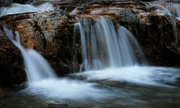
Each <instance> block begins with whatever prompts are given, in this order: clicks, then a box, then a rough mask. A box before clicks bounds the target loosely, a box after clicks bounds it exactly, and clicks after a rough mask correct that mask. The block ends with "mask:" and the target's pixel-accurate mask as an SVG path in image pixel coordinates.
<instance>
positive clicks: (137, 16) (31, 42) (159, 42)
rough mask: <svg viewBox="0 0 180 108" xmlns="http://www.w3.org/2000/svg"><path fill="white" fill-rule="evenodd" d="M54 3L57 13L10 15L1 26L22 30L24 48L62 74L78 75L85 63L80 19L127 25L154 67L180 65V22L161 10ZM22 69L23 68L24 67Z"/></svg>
mask: <svg viewBox="0 0 180 108" xmlns="http://www.w3.org/2000/svg"><path fill="white" fill-rule="evenodd" d="M52 4H53V5H54V7H55V10H54V11H49V12H42V13H24V14H16V15H9V16H5V17H2V18H1V19H0V23H1V24H2V25H4V26H7V27H8V28H10V29H13V30H14V31H18V32H19V33H20V38H21V43H22V45H23V46H24V47H25V48H33V49H36V50H37V51H39V52H40V53H41V54H42V55H43V56H44V57H45V58H46V59H47V60H48V61H49V63H50V64H51V66H52V67H53V69H54V70H55V71H56V72H57V74H58V75H65V74H68V73H71V72H78V71H79V67H80V64H81V63H82V57H81V45H80V42H79V41H78V40H77V43H76V44H75V46H73V36H74V35H73V32H74V31H73V29H74V24H75V22H76V17H78V18H84V17H85V18H90V19H97V18H99V17H100V16H104V17H107V18H111V19H112V20H113V22H114V23H119V24H120V25H123V26H125V27H126V28H128V29H129V30H130V31H131V32H132V33H133V34H134V35H135V37H136V38H137V40H138V41H139V43H140V45H141V46H142V50H143V52H144V54H145V56H146V57H147V59H148V61H149V62H150V63H151V64H155V65H157V64H158V65H178V64H179V63H180V61H179V60H180V59H179V58H180V46H179V45H180V33H179V32H180V21H179V20H177V19H176V18H175V17H173V16H169V15H167V13H166V12H164V11H161V8H160V7H153V6H146V5H145V3H142V2H132V1H131V2H124V1H121V2H99V3H95V2H89V3H82V4H79V3H77V2H72V3H67V2H52ZM2 39H3V38H2V36H1V40H0V41H2V42H3V40H2ZM7 40H8V39H7ZM8 41H9V40H8ZM9 43H10V42H9ZM6 46H9V45H6ZM12 46H13V45H12ZM11 50H12V51H14V50H15V51H18V52H16V53H17V54H18V57H19V58H17V61H18V60H20V61H21V60H22V58H21V57H20V52H19V50H18V49H17V48H15V47H11ZM4 52H5V53H1V56H0V57H3V56H4V55H6V53H8V54H9V52H8V51H4ZM5 59H7V60H10V59H11V58H4V60H5ZM5 61H6V60H5ZM15 61H16V60H15ZM19 63H22V61H21V62H19ZM5 64H6V63H4V62H3V63H2V65H5ZM0 66H1V65H0ZM20 67H21V68H22V67H23V66H22V64H21V66H20ZM0 69H1V68H0ZM0 72H1V70H0ZM7 72H10V70H7ZM22 72H23V70H22Z"/></svg>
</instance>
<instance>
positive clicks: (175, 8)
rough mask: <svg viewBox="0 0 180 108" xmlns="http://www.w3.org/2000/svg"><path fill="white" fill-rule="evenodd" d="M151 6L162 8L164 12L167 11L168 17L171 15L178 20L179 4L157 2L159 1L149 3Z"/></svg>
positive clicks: (179, 14) (162, 0) (176, 2)
mask: <svg viewBox="0 0 180 108" xmlns="http://www.w3.org/2000/svg"><path fill="white" fill-rule="evenodd" d="M149 4H150V5H151V6H160V7H162V8H164V10H166V11H168V12H167V13H168V14H169V15H173V16H175V17H177V19H180V2H178V1H176V0H175V1H166V0H159V1H153V2H149Z"/></svg>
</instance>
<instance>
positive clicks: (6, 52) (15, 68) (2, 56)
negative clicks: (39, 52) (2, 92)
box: [0, 31, 26, 87]
mask: <svg viewBox="0 0 180 108" xmlns="http://www.w3.org/2000/svg"><path fill="white" fill-rule="evenodd" d="M24 81H26V74H25V71H24V66H23V59H22V55H21V52H20V51H19V49H18V48H17V47H16V46H15V45H14V44H13V43H12V42H11V41H10V40H9V39H8V37H7V36H5V35H4V33H3V32H2V31H0V86H3V87H5V86H11V85H16V84H21V83H22V82H24Z"/></svg>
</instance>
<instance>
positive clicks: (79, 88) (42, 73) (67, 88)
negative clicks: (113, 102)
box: [4, 27, 111, 100]
mask: <svg viewBox="0 0 180 108" xmlns="http://www.w3.org/2000/svg"><path fill="white" fill-rule="evenodd" d="M4 31H5V33H6V35H7V36H8V37H9V38H10V39H11V41H12V42H13V43H14V44H15V45H16V46H17V47H18V48H19V49H20V51H21V53H22V56H23V58H24V65H25V71H26V74H27V78H28V87H27V88H26V89H25V90H23V92H25V93H30V94H36V95H43V96H45V97H48V98H55V99H73V100H85V99H90V100H91V99H105V98H107V97H109V96H111V94H110V93H109V92H108V91H107V90H101V89H98V88H96V87H95V86H96V84H94V83H87V82H83V81H78V80H70V79H59V78H57V76H56V75H55V74H54V71H53V69H52V68H51V67H50V65H49V64H48V62H47V61H46V60H45V59H44V58H43V56H41V55H40V54H39V53H38V52H37V51H35V50H33V49H25V48H24V47H23V46H22V45H21V43H20V38H19V33H18V32H15V34H16V35H15V37H14V35H13V32H12V30H9V29H7V28H6V27H4ZM14 38H16V39H14Z"/></svg>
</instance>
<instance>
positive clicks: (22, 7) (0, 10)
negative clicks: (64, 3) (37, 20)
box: [0, 2, 54, 17]
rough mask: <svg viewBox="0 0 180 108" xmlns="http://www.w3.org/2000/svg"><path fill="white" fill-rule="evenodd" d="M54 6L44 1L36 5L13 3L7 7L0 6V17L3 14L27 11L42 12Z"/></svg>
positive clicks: (52, 8)
mask: <svg viewBox="0 0 180 108" xmlns="http://www.w3.org/2000/svg"><path fill="white" fill-rule="evenodd" d="M52 10H54V7H53V5H52V4H51V3H48V2H47V3H44V4H41V5H39V6H37V7H35V6H33V5H30V4H18V3H13V4H11V5H10V6H7V7H0V17H1V16H5V15H12V14H20V13H28V12H44V11H52Z"/></svg>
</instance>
